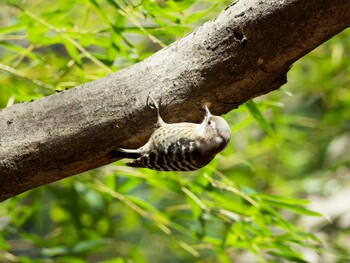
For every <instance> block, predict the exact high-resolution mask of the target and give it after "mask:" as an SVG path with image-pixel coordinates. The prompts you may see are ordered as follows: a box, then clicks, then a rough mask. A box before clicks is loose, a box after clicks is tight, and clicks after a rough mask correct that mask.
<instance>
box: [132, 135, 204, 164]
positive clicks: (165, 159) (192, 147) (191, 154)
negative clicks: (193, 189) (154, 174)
mask: <svg viewBox="0 0 350 263" xmlns="http://www.w3.org/2000/svg"><path fill="white" fill-rule="evenodd" d="M199 155H200V154H199V152H198V150H197V147H196V142H195V141H194V140H189V139H179V140H177V141H175V142H173V143H170V144H167V145H164V147H158V148H156V149H154V150H152V151H150V152H148V153H146V154H144V155H142V156H140V157H139V158H137V159H136V160H134V161H133V162H130V163H127V165H128V166H131V167H146V168H149V169H153V170H158V171H194V170H197V169H199V168H201V167H202V166H203V165H200V164H199V163H198V162H197V161H196V160H197V159H198V157H199Z"/></svg>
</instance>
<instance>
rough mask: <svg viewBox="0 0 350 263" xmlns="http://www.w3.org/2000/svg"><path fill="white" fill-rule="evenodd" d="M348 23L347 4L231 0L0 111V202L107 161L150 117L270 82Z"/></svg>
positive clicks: (243, 95) (271, 85)
mask: <svg viewBox="0 0 350 263" xmlns="http://www.w3.org/2000/svg"><path fill="white" fill-rule="evenodd" d="M349 25H350V1H343V0H307V1H305V0H274V1H272V0H271V1H262V0H240V1H238V2H236V3H235V4H232V5H231V6H230V7H228V8H227V9H226V10H224V11H223V12H222V13H221V14H220V15H219V16H218V17H217V18H215V19H214V20H212V21H210V22H207V23H205V24H204V25H202V26H201V27H199V28H197V29H196V30H194V31H193V32H192V33H190V34H188V35H187V36H185V37H184V38H182V39H180V40H178V41H176V42H175V43H173V44H172V45H170V46H169V47H167V48H164V49H162V50H160V51H159V52H157V53H156V54H154V55H153V56H151V57H149V58H147V59H146V60H144V61H143V62H141V63H138V64H135V65H133V66H132V67H129V68H127V69H124V70H121V71H119V72H116V73H114V74H111V75H109V76H106V77H105V78H102V79H100V80H97V81H94V82H90V83H86V84H83V85H80V86H78V87H76V88H74V89H71V90H67V91H64V92H61V93H58V94H55V95H52V96H48V97H45V98H43V99H39V100H37V101H34V102H29V103H20V104H16V105H14V106H12V107H9V108H6V109H3V110H2V111H0V200H5V199H7V198H9V197H11V196H14V195H16V194H18V193H21V192H23V191H26V190H28V189H31V188H34V187H37V186H39V185H43V184H47V183H50V182H53V181H56V180H59V179H62V178H64V177H67V176H71V175H74V174H77V173H81V172H84V171H86V170H89V169H92V168H95V167H99V166H102V165H105V164H107V163H110V162H112V161H114V160H111V159H108V158H106V157H105V155H106V154H107V153H108V152H109V151H111V150H112V149H114V148H116V147H126V148H134V147H138V146H140V145H141V144H143V143H144V142H145V141H146V140H147V138H148V137H149V135H150V133H151V132H152V128H153V125H154V123H155V121H156V119H155V114H154V111H152V110H149V109H147V108H146V97H147V95H148V94H149V93H151V94H152V95H153V97H154V98H155V99H156V100H158V99H159V98H162V107H161V112H162V115H163V117H164V119H165V120H166V121H168V122H179V121H193V122H195V121H199V120H200V119H201V118H202V117H203V114H204V111H203V110H202V105H203V104H204V103H206V104H209V105H210V110H211V111H212V112H213V113H214V114H217V115H219V114H224V113H226V112H228V111H230V110H232V109H234V108H236V107H238V106H239V105H240V104H242V103H243V102H245V101H247V100H249V99H251V98H254V97H256V96H259V95H261V94H265V93H268V92H270V91H272V90H275V89H277V88H279V87H280V86H281V85H283V84H284V83H285V82H286V73H287V72H288V70H289V68H290V66H291V64H292V63H293V62H294V61H296V60H297V59H299V58H300V57H302V56H303V55H305V54H306V53H308V52H309V51H310V50H312V49H314V48H315V47H317V46H318V45H320V44H322V43H323V42H325V41H326V40H327V39H329V38H330V37H332V36H334V35H336V34H337V33H339V32H340V31H342V30H343V29H345V28H346V27H348V26H349Z"/></svg>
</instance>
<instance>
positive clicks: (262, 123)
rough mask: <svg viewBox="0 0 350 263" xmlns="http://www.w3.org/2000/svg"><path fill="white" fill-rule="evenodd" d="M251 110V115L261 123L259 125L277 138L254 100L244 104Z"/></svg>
mask: <svg viewBox="0 0 350 263" xmlns="http://www.w3.org/2000/svg"><path fill="white" fill-rule="evenodd" d="M244 105H245V106H246V107H247V109H248V110H249V112H250V114H251V115H252V116H253V117H254V119H255V120H256V121H257V122H258V123H259V125H260V126H261V127H262V128H263V129H264V130H265V131H266V133H268V134H269V135H270V136H272V137H276V133H275V131H274V129H273V128H272V126H271V125H270V124H269V123H268V122H267V121H266V119H265V117H264V116H263V115H262V113H261V112H260V110H259V109H258V107H257V106H256V104H255V102H254V101H252V100H249V101H247V102H246V103H245V104H244Z"/></svg>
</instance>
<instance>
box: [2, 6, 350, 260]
mask: <svg viewBox="0 0 350 263" xmlns="http://www.w3.org/2000/svg"><path fill="white" fill-rule="evenodd" d="M229 4H230V3H229V1H217V0H212V1H210V0H207V1H205V0H204V1H202V0H198V1H197V0H183V1H181V0H178V1H162V0H158V1H157V0H155V1H149V0H143V1H141V2H140V1H135V0H127V1H126V0H125V1H122V0H118V1H117V0H78V1H71V0H53V1H44V0H28V1H17V0H7V1H1V2H0V108H4V107H7V106H11V105H12V104H14V103H19V102H21V101H30V100H33V99H34V100H35V99H38V98H40V97H43V96H47V95H50V94H53V93H55V92H57V91H59V90H64V89H67V88H73V87H74V86H76V85H78V84H80V83H84V82H87V81H92V80H95V79H98V78H101V77H103V76H105V75H106V74H108V73H110V72H114V71H117V70H119V69H121V68H125V67H127V66H130V65H132V64H134V63H137V62H139V61H141V60H143V59H144V58H146V57H147V56H150V55H151V54H152V53H154V52H156V51H157V50H159V49H161V48H162V47H164V46H166V45H168V44H170V43H172V42H174V41H175V40H177V39H179V38H180V37H182V36H183V35H184V34H186V33H188V32H190V31H191V30H192V29H193V28H195V27H197V26H199V25H201V24H202V23H204V22H205V21H207V20H209V19H211V18H213V17H215V16H216V15H217V14H218V13H219V12H220V11H221V10H223V9H224V8H225V7H226V6H227V5H229ZM288 80H289V81H288V84H286V85H285V86H283V87H282V88H281V89H280V90H277V91H274V92H272V93H271V94H268V95H265V96H262V97H260V98H258V99H255V100H254V101H249V102H247V103H246V104H245V105H242V106H241V107H240V108H239V109H237V110H235V111H233V112H231V113H229V114H227V115H226V116H225V118H226V120H227V121H228V122H229V124H230V127H231V131H232V136H233V138H232V141H231V143H230V145H229V146H228V147H227V149H226V150H225V151H224V152H223V153H222V154H220V155H219V156H218V157H217V158H216V159H215V160H214V161H213V162H212V163H211V164H210V165H208V166H207V167H205V168H203V169H201V170H199V171H197V172H191V173H161V172H154V171H150V170H144V169H131V168H128V167H125V166H124V165H123V162H118V163H115V164H112V165H108V166H105V167H101V168H99V169H95V170H92V171H89V172H86V173H84V174H80V175H77V176H73V177H71V178H68V179H65V180H61V181H60V182H57V183H53V184H50V185H46V186H43V187H39V188H37V189H34V190H32V191H28V192H26V193H24V194H21V195H20V196H16V197H14V198H11V199H10V200H7V201H6V202H3V203H2V204H0V262H105V263H107V262H108V263H109V262H113V263H119V262H348V260H350V249H349V246H348V244H349V243H350V223H349V222H350V220H349V219H350V205H349V204H348V202H347V200H348V198H350V190H349V189H350V188H349V184H350V180H349V176H350V172H349V165H350V155H349V154H348V152H349V147H350V91H349V83H350V31H349V30H346V31H344V32H342V33H341V34H339V35H337V36H336V37H334V38H333V39H331V40H330V41H328V42H327V43H325V44H324V45H322V46H321V47H319V48H317V49H316V50H314V51H312V52H311V53H310V54H308V55H307V56H305V57H304V58H302V59H301V60H300V61H298V62H297V63H295V65H294V66H293V68H292V70H291V71H290V72H289V74H288ZM0 136H1V131H0Z"/></svg>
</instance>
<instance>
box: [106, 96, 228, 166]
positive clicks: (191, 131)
mask: <svg viewBox="0 0 350 263" xmlns="http://www.w3.org/2000/svg"><path fill="white" fill-rule="evenodd" d="M147 104H148V106H149V107H150V108H152V109H155V110H156V111H157V125H156V129H155V130H154V132H153V134H152V135H151V137H150V138H149V140H148V141H147V143H146V144H145V145H143V146H141V147H140V148H138V149H122V148H118V149H116V150H114V151H112V152H110V153H109V156H110V157H114V158H129V159H134V160H133V161H132V162H129V163H127V165H128V166H131V167H144V168H149V169H152V170H158V171H194V170H197V169H199V168H201V167H203V166H205V165H207V164H208V163H209V162H210V161H211V160H212V159H214V157H215V155H216V154H217V153H219V152H220V151H222V150H223V149H224V148H225V147H226V146H227V144H228V142H229V141H230V137H231V134H230V127H229V126H228V124H227V122H226V121H225V120H224V119H223V118H222V117H220V116H215V115H212V114H211V113H210V111H209V109H208V108H207V107H206V106H205V111H206V114H205V117H204V120H203V121H202V123H200V124H197V123H189V122H180V123H165V122H164V121H163V119H162V118H161V116H160V113H159V106H158V104H157V103H156V102H155V100H154V99H153V98H152V97H151V96H150V95H149V96H148V97H147Z"/></svg>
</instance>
